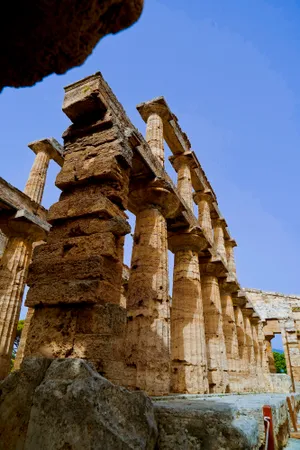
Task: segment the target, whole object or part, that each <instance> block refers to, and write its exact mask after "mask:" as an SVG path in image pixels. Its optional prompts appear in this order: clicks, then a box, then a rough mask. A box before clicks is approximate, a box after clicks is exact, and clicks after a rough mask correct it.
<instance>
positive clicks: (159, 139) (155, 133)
mask: <svg viewBox="0 0 300 450" xmlns="http://www.w3.org/2000/svg"><path fill="white" fill-rule="evenodd" d="M154 109H155V108H154ZM146 141H147V142H148V144H149V146H150V148H151V150H152V153H153V155H154V156H156V157H157V158H158V160H159V161H160V163H161V165H162V166H163V165H164V162H165V154H164V135H163V121H162V118H161V117H160V115H159V110H158V109H157V112H152V113H150V115H149V116H148V119H147V129H146Z"/></svg>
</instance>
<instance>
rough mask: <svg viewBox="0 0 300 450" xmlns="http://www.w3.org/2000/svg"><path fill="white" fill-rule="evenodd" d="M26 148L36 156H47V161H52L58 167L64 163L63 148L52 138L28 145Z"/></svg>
mask: <svg viewBox="0 0 300 450" xmlns="http://www.w3.org/2000/svg"><path fill="white" fill-rule="evenodd" d="M28 147H29V148H30V149H31V150H32V151H33V152H34V153H35V154H36V155H37V154H38V153H40V152H44V153H46V154H47V155H48V156H49V159H53V161H55V162H56V163H57V164H58V165H59V166H62V165H63V163H64V157H63V147H62V146H61V145H60V144H59V142H57V140H56V139H54V138H46V139H40V140H38V141H33V142H30V143H29V144H28Z"/></svg>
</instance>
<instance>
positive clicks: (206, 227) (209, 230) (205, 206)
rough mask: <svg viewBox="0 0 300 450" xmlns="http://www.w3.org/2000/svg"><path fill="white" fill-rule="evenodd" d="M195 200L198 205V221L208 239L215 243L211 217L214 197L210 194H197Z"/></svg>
mask: <svg viewBox="0 0 300 450" xmlns="http://www.w3.org/2000/svg"><path fill="white" fill-rule="evenodd" d="M194 200H195V202H196V203H197V205H198V221H199V223H200V226H201V228H202V230H203V232H204V234H205V236H206V237H207V239H208V240H209V241H210V242H211V243H213V240H214V232H213V226H212V221H211V215H210V208H211V206H210V205H211V202H212V197H211V194H209V193H204V192H201V191H199V192H195V194H194Z"/></svg>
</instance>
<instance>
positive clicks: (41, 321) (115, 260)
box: [0, 73, 300, 448]
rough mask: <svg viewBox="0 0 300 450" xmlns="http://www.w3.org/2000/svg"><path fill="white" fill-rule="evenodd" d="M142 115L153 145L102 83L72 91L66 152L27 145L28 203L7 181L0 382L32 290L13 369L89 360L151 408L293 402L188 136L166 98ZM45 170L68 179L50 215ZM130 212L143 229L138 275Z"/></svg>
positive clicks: (0, 203)
mask: <svg viewBox="0 0 300 450" xmlns="http://www.w3.org/2000/svg"><path fill="white" fill-rule="evenodd" d="M137 109H138V111H139V113H140V115H141V117H142V118H143V120H144V121H145V122H146V126H147V129H146V138H144V137H143V136H142V134H141V133H140V132H139V131H138V130H137V129H136V128H135V127H134V125H133V124H132V123H131V121H130V120H129V118H128V117H127V115H126V113H125V111H124V109H123V108H122V106H121V104H120V103H119V102H118V100H117V99H116V97H115V96H114V94H113V92H112V91H111V89H110V88H109V86H108V85H107V83H106V82H105V81H104V79H103V77H102V75H101V74H100V73H97V74H95V75H93V76H90V77H87V78H85V79H83V80H81V81H79V82H76V83H74V84H72V85H70V86H67V87H66V88H65V98H64V103H63V111H64V113H65V114H66V115H67V116H68V118H69V119H70V120H71V122H72V125H71V126H70V127H69V128H68V129H67V130H66V131H65V132H64V134H63V139H64V149H62V148H61V146H60V145H59V144H58V142H57V141H55V139H43V140H40V141H35V142H33V143H31V144H30V145H29V147H30V148H31V149H32V150H33V151H34V152H35V153H36V159H35V162H34V165H33V168H32V170H31V173H30V176H29V179H28V182H27V184H26V188H25V190H24V193H22V192H20V191H18V190H17V189H16V188H14V187H13V186H11V185H9V184H8V183H6V182H5V181H4V180H3V179H0V228H1V230H2V232H3V233H4V235H5V238H2V240H0V243H1V242H2V248H3V251H2V253H3V255H2V259H1V263H0V269H1V271H0V379H4V378H5V377H6V376H7V375H8V374H9V371H10V359H11V353H12V346H13V342H14V337H15V333H16V327H17V323H18V319H19V314H20V308H21V303H22V296H23V291H24V286H25V283H27V285H28V286H29V291H28V294H27V297H26V303H25V304H26V306H27V307H28V313H27V317H26V321H25V326H24V330H23V333H22V339H21V343H20V346H19V350H18V354H17V358H16V361H15V369H19V368H20V364H21V362H22V361H23V360H24V364H25V366H24V367H25V369H26V367H28V364H29V367H30V363H29V362H28V361H30V360H32V358H34V357H38V358H39V357H40V358H48V361H49V360H53V359H55V360H56V359H57V361H58V366H55V367H56V368H55V370H56V371H58V372H59V371H60V370H61V369H59V364H60V363H61V362H62V363H63V362H64V361H66V360H71V361H72V360H78V359H79V360H80V361H82V360H86V361H88V363H91V364H92V366H93V368H94V369H95V371H96V372H97V373H98V374H99V376H101V377H105V378H106V379H107V380H109V382H111V383H113V384H115V385H119V386H122V387H125V388H127V389H129V390H130V391H136V390H138V391H144V392H145V393H147V394H148V395H151V396H166V395H169V394H208V393H213V394H222V393H246V392H248V393H249V392H261V393H262V392H286V391H288V390H290V385H289V381H287V379H289V378H288V377H287V376H286V377H287V378H285V380H284V383H280V382H278V380H277V381H276V382H275V381H274V377H272V375H271V372H272V371H273V368H272V361H271V359H270V346H269V340H268V334H267V332H266V329H267V327H268V323H267V317H266V316H265V315H263V314H261V311H260V308H259V306H258V304H257V302H255V301H254V300H255V299H254V298H253V295H252V294H253V293H252V292H251V291H247V290H244V289H242V288H241V286H240V284H239V282H238V279H237V274H236V266H235V260H234V247H235V246H236V242H235V241H234V239H233V238H232V237H231V235H230V233H229V230H228V227H227V223H226V220H225V219H224V217H223V216H222V215H221V212H220V210H219V208H218V203H217V198H216V194H215V192H214V190H213V188H212V187H211V185H210V183H209V181H208V179H207V177H206V175H205V172H204V171H203V169H202V167H201V164H200V163H199V161H198V159H197V156H196V154H195V152H194V151H193V150H192V149H191V144H190V142H189V140H188V138H187V136H186V134H185V133H184V132H183V131H182V130H181V128H180V126H179V123H178V120H177V118H176V116H175V115H174V114H173V113H172V112H171V110H170V108H169V106H168V104H167V103H166V101H165V99H164V98H163V97H158V98H155V99H153V100H152V101H149V102H146V103H142V104H140V105H138V106H137ZM164 141H166V143H167V145H168V147H169V148H170V150H171V152H172V156H171V157H170V158H169V160H170V162H171V164H172V166H173V168H174V170H175V171H176V173H177V185H176V186H175V185H174V183H173V182H172V180H171V178H170V177H169V175H168V174H167V172H166V171H165V168H164V161H165V153H164ZM50 159H53V160H54V161H56V162H57V163H58V164H59V165H60V166H61V167H62V168H61V171H60V173H59V174H58V176H57V178H56V186H57V187H58V188H60V189H61V191H62V193H61V195H60V198H59V201H58V202H57V203H55V204H54V205H52V206H51V208H50V209H49V211H48V212H47V211H46V210H45V209H44V208H43V207H42V206H41V205H40V203H41V200H42V195H43V190H44V186H45V180H46V173H47V167H48V164H49V160H50ZM194 204H196V205H197V207H198V217H195V215H194ZM126 210H128V211H130V212H131V213H133V214H134V215H135V217H136V224H135V230H134V236H133V249H132V260H131V267H130V268H127V267H126V266H124V264H123V253H124V240H125V236H126V234H128V233H130V231H131V230H130V226H129V223H128V220H127V219H128V217H127V215H126ZM49 224H50V225H51V226H50V225H49ZM0 238H1V235H0ZM32 250H33V255H32ZM168 250H170V251H171V252H172V253H174V255H175V259H174V272H173V289H172V296H171V298H170V295H169V272H168ZM31 258H32V262H31V264H30V260H31ZM29 264H30V266H29ZM28 268H29V270H28ZM26 361H27V362H26ZM293 361H296V359H294V360H293ZM24 364H23V365H24ZM26 364H27V366H26ZM47 364H48V366H49V363H47ZM80 364H84V362H83V361H82V362H81V363H80ZM48 366H47V367H48ZM47 367H46V366H45V367H44V369H43V370H44V372H43V373H45V370H46V369H47ZM51 367H52V366H51ZM65 367H66V371H67V372H68V371H70V372H72V370H73V369H72V370H71V369H70V368H68V367H67V366H65ZM80 367H81V369H80V370H82V371H83V372H84V373H85V374H86V373H89V374H90V372H89V370H90V369H87V368H86V366H84V368H82V367H83V366H80ZM299 368H300V361H299V360H297V363H296V362H295V363H293V364H292V365H290V366H289V375H290V376H291V377H292V378H293V379H294V381H300V379H299V377H300V372H299ZM25 369H24V370H25ZM26 370H28V369H26ZM26 370H25V371H26ZM49 370H50V369H49ZM51 370H52V369H51ZM53 370H54V369H53ZM21 372H22V370H21ZM15 373H18V372H15ZM51 373H52V375H53V371H52V372H51ZM72 373H73V372H72ZM89 376H92V375H89ZM93 376H94V377H95V375H93ZM25 378H26V377H25ZM9 379H10V377H8V378H7V380H9ZM50 379H51V377H50ZM4 383H6V381H4ZM0 412H1V405H0ZM0 434H1V429H0ZM22 448H23V447H22ZM28 448H30V446H29V447H28ZM32 448H38V447H32ZM47 448H48V447H47ZM64 448H65V447H64ZM66 448H67V447H66ZM68 448H69V447H68ZM70 448H73V447H70ZM74 448H76V447H74ZM120 448H123V447H120ZM126 448H127V447H126ZM128 448H148V447H128ZM149 448H150V447H149ZM151 448H152V447H151ZM162 448H165V447H162ZM166 448H167V447H166ZM176 448H177V447H176ZM178 448H180V447H178ZM189 448H190V447H189ZM191 448H192V447H191ZM195 448H196V447H195ZM197 448H198V447H197ZM199 448H200V447H199ZM209 448H221V447H209ZM230 448H241V447H230ZM243 448H244V447H243ZM245 448H248V447H245ZM249 448H250V447H249ZM251 448H252V447H251ZM253 448H254V447H253ZM255 448H256V447H255ZM257 448H258V447H257Z"/></svg>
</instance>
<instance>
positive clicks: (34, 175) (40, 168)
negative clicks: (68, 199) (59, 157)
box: [24, 150, 50, 203]
mask: <svg viewBox="0 0 300 450" xmlns="http://www.w3.org/2000/svg"><path fill="white" fill-rule="evenodd" d="M49 161H50V155H49V154H48V153H47V152H46V151H43V150H41V151H39V152H38V153H37V155H36V157H35V160H34V163H33V166H32V168H31V171H30V174H29V178H28V181H27V183H26V186H25V189H24V193H25V194H26V195H28V197H30V198H31V200H33V201H35V202H36V203H41V201H42V197H43V193H44V188H45V183H46V176H47V170H48V166H49Z"/></svg>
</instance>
